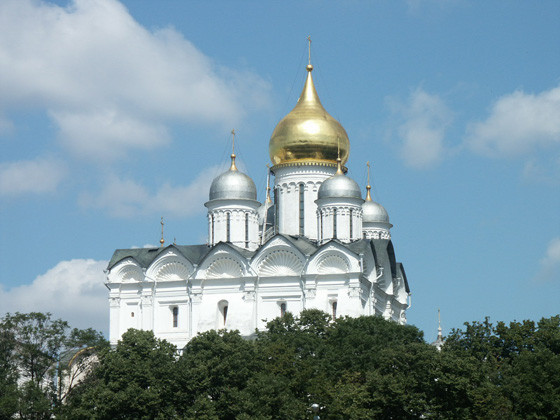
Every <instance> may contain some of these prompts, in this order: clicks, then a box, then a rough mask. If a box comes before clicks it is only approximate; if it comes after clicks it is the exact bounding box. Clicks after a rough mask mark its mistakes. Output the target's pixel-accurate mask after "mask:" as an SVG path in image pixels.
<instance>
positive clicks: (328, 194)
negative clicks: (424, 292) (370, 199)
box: [318, 172, 362, 199]
mask: <svg viewBox="0 0 560 420" xmlns="http://www.w3.org/2000/svg"><path fill="white" fill-rule="evenodd" d="M318 198H319V199H321V198H359V199H361V198H362V192H361V191H360V187H359V186H358V184H356V181H354V180H353V179H351V178H348V177H347V176H346V175H344V174H343V173H342V172H341V173H337V174H336V175H334V176H332V177H330V178H329V179H327V180H326V181H325V182H323V183H322V184H321V187H320V188H319V193H318Z"/></svg>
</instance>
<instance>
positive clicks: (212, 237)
mask: <svg viewBox="0 0 560 420" xmlns="http://www.w3.org/2000/svg"><path fill="white" fill-rule="evenodd" d="M210 235H211V238H210V243H211V244H212V245H214V214H212V215H210Z"/></svg>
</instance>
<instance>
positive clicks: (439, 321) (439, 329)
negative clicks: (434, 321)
mask: <svg viewBox="0 0 560 420" xmlns="http://www.w3.org/2000/svg"><path fill="white" fill-rule="evenodd" d="M437 317H438V337H441V313H440V311H439V308H438V310H437Z"/></svg>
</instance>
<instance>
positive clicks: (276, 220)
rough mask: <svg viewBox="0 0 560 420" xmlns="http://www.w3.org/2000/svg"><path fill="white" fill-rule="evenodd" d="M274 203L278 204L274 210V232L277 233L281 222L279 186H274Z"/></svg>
mask: <svg viewBox="0 0 560 420" xmlns="http://www.w3.org/2000/svg"><path fill="white" fill-rule="evenodd" d="M274 204H276V211H275V212H274V233H276V232H278V225H279V224H280V192H279V191H278V187H276V188H274Z"/></svg>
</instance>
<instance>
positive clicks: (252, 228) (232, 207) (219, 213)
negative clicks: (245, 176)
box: [206, 200, 260, 250]
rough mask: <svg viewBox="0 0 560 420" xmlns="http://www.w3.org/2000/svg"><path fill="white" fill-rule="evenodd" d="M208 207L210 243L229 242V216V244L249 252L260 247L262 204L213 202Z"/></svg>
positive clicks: (245, 201) (229, 201) (226, 201)
mask: <svg viewBox="0 0 560 420" xmlns="http://www.w3.org/2000/svg"><path fill="white" fill-rule="evenodd" d="M206 207H208V243H209V244H210V245H212V246H213V245H216V244H217V243H219V242H228V234H227V229H228V228H227V226H228V222H227V221H228V216H229V242H230V243H232V244H234V245H236V246H238V247H241V248H247V249H249V250H255V249H257V248H258V246H259V217H258V208H259V207H260V203H259V202H258V201H253V200H212V201H209V202H207V203H206ZM246 217H247V218H248V222H249V224H248V233H249V236H248V239H249V240H248V242H247V240H246V239H247V237H246V234H245V233H246V232H245V218H246Z"/></svg>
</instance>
